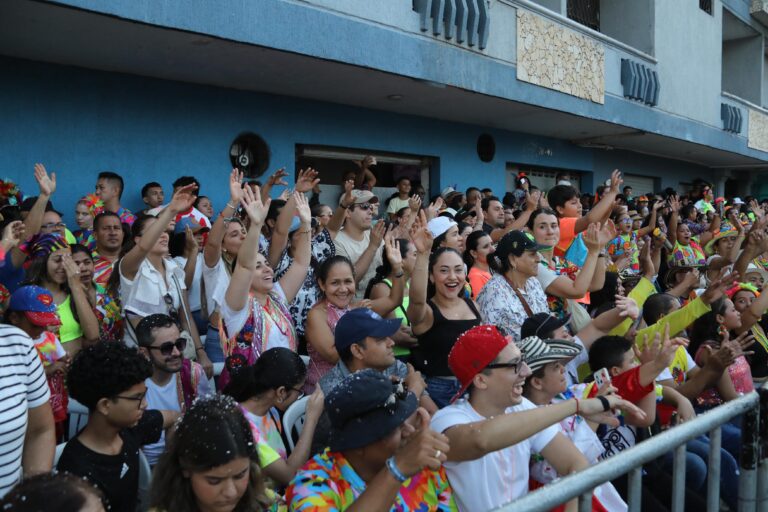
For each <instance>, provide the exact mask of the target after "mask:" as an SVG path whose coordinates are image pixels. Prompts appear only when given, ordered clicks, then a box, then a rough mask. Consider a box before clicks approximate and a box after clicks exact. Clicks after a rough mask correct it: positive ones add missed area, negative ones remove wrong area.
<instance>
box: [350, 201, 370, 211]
mask: <svg viewBox="0 0 768 512" xmlns="http://www.w3.org/2000/svg"><path fill="white" fill-rule="evenodd" d="M353 206H354V207H355V208H360V209H361V210H363V211H364V212H367V211H368V210H373V205H372V204H371V203H363V204H355V205H353Z"/></svg>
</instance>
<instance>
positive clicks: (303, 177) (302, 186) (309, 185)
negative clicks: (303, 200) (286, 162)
mask: <svg viewBox="0 0 768 512" xmlns="http://www.w3.org/2000/svg"><path fill="white" fill-rule="evenodd" d="M317 176H318V172H317V171H316V170H314V169H313V168H311V167H309V168H307V169H306V170H305V169H300V170H299V177H298V178H296V187H295V189H296V191H297V192H309V191H310V190H312V189H313V188H314V187H315V185H317V184H318V183H320V178H318V177H317Z"/></svg>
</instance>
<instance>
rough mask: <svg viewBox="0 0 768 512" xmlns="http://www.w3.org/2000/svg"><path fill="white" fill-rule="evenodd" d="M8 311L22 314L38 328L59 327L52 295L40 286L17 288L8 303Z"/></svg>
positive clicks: (59, 322)
mask: <svg viewBox="0 0 768 512" xmlns="http://www.w3.org/2000/svg"><path fill="white" fill-rule="evenodd" d="M8 311H19V312H23V313H24V315H25V316H26V317H27V319H28V320H29V321H30V322H32V323H33V324H34V325H37V326H39V327H49V326H51V325H61V320H60V319H59V314H58V313H57V312H56V303H55V302H53V295H51V292H49V291H48V290H46V289H45V288H42V287H40V286H34V285H30V286H20V287H19V288H17V289H16V291H15V292H13V294H12V295H11V300H10V301H9V302H8Z"/></svg>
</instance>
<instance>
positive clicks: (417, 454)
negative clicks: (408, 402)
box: [395, 407, 450, 477]
mask: <svg viewBox="0 0 768 512" xmlns="http://www.w3.org/2000/svg"><path fill="white" fill-rule="evenodd" d="M416 417H417V419H418V423H419V425H418V426H417V428H416V431H415V432H414V433H412V434H410V435H409V436H408V437H407V439H405V442H404V443H403V444H401V446H400V448H399V449H398V450H397V451H396V452H395V465H397V468H398V469H399V470H400V471H401V472H402V473H403V474H404V475H405V476H407V477H411V476H413V475H415V474H416V473H418V472H419V471H421V470H422V469H424V468H425V467H428V468H430V469H432V470H438V469H440V466H441V465H442V463H443V462H445V460H446V453H448V450H450V445H449V444H448V438H447V437H446V436H444V435H443V434H440V433H439V432H435V431H434V430H432V429H430V428H429V413H428V412H427V411H426V410H425V409H424V408H423V407H419V408H418V409H416Z"/></svg>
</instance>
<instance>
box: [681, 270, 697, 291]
mask: <svg viewBox="0 0 768 512" xmlns="http://www.w3.org/2000/svg"><path fill="white" fill-rule="evenodd" d="M700 281H701V274H700V272H699V271H698V270H696V269H695V268H694V269H692V270H691V271H690V272H686V273H685V276H684V277H683V284H684V285H685V287H686V288H687V289H690V288H696V287H697V286H699V282H700Z"/></svg>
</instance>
